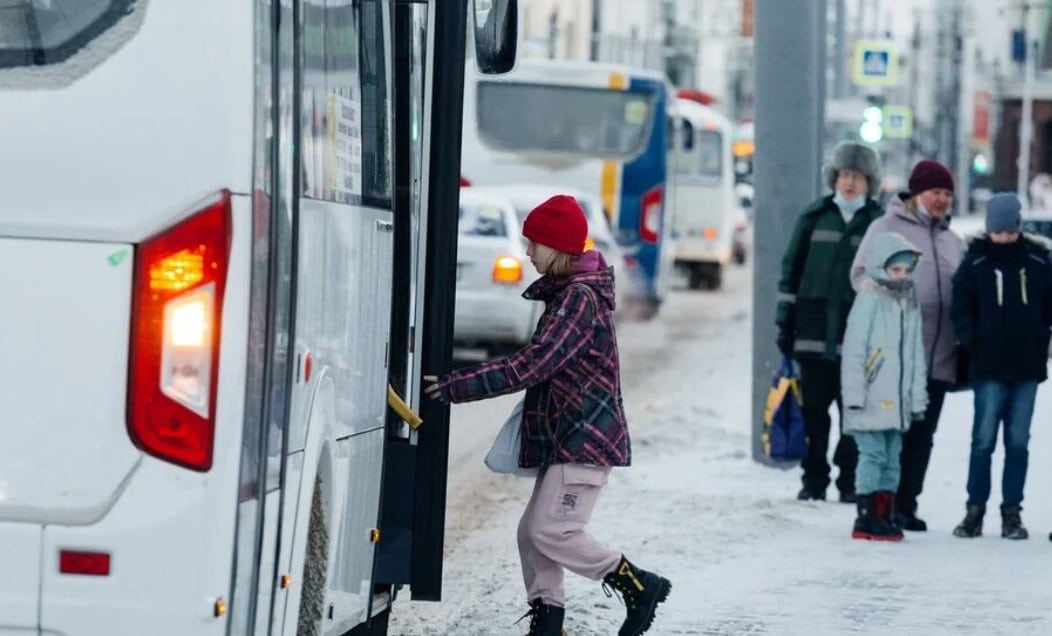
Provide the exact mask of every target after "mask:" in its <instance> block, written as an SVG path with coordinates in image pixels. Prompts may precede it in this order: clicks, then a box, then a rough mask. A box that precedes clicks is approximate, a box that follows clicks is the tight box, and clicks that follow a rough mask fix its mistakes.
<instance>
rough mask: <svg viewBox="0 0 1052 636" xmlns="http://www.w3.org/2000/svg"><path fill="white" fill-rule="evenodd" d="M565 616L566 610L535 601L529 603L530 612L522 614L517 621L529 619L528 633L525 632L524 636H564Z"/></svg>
mask: <svg viewBox="0 0 1052 636" xmlns="http://www.w3.org/2000/svg"><path fill="white" fill-rule="evenodd" d="M565 614H566V610H564V609H563V608H561V607H558V606H555V605H548V604H546V603H545V602H544V601H542V600H541V599H535V600H532V601H530V611H528V612H526V613H525V614H523V615H522V618H520V619H519V620H520V621H521V620H522V619H523V618H526V617H527V616H529V617H530V631H528V632H526V636H566V632H564V631H563V616H564V615H565ZM516 622H518V621H516Z"/></svg>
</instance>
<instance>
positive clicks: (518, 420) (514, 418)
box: [486, 400, 537, 477]
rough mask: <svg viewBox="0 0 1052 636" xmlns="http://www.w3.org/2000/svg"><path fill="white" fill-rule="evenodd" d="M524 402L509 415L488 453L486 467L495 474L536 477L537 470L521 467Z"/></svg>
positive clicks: (518, 404)
mask: <svg viewBox="0 0 1052 636" xmlns="http://www.w3.org/2000/svg"><path fill="white" fill-rule="evenodd" d="M522 402H523V401H522V400H519V401H518V402H517V403H516V404H515V406H514V407H513V408H512V409H511V413H510V414H508V419H507V420H506V421H505V422H504V426H501V427H500V431H499V432H498V433H497V437H496V438H495V439H494V440H493V445H492V446H491V447H490V449H489V452H488V453H486V466H487V467H488V468H489V469H490V470H492V471H493V472H495V473H501V474H505V475H518V476H519V477H536V476H537V469H536V468H520V467H519V449H520V448H522Z"/></svg>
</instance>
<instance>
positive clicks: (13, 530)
mask: <svg viewBox="0 0 1052 636" xmlns="http://www.w3.org/2000/svg"><path fill="white" fill-rule="evenodd" d="M40 542H41V528H40V526H39V525H37V524H31V523H7V522H0V545H3V551H4V557H3V568H4V576H2V577H0V634H7V633H8V630H11V631H12V632H16V631H17V630H35V629H36V627H37V612H38V611H39V603H40Z"/></svg>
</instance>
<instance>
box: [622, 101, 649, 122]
mask: <svg viewBox="0 0 1052 636" xmlns="http://www.w3.org/2000/svg"><path fill="white" fill-rule="evenodd" d="M646 121H647V102H646V100H643V99H633V100H632V101H630V102H628V103H627V104H625V123H626V124H631V125H632V126H642V125H643V124H644V123H646Z"/></svg>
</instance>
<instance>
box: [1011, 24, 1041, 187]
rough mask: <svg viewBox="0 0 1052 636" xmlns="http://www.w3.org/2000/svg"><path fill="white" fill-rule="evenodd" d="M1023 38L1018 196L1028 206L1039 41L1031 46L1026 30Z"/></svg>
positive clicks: (1017, 164)
mask: <svg viewBox="0 0 1052 636" xmlns="http://www.w3.org/2000/svg"><path fill="white" fill-rule="evenodd" d="M1023 37H1024V38H1026V59H1025V60H1023V64H1024V65H1025V66H1024V76H1023V112H1022V114H1021V115H1020V117H1019V158H1018V160H1017V161H1016V166H1017V168H1018V172H1019V180H1018V181H1017V183H1016V194H1017V195H1018V196H1019V200H1020V201H1022V202H1023V204H1024V205H1027V202H1028V201H1030V196H1029V192H1028V190H1029V188H1028V186H1029V185H1030V144H1031V142H1032V140H1033V136H1034V74H1035V72H1034V71H1035V69H1034V66H1035V65H1036V64H1037V41H1036V40H1035V41H1034V42H1033V45H1031V42H1030V37H1029V36H1028V35H1026V31H1025V30H1024V31H1023Z"/></svg>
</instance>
